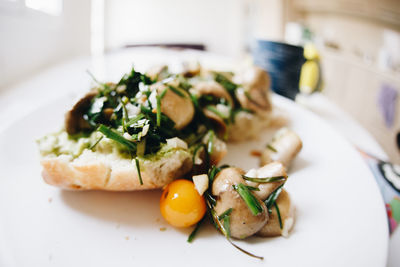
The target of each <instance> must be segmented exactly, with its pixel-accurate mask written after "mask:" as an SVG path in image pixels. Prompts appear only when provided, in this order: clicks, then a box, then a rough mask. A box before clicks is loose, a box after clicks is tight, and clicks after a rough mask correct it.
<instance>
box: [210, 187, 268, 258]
mask: <svg viewBox="0 0 400 267" xmlns="http://www.w3.org/2000/svg"><path fill="white" fill-rule="evenodd" d="M207 195H208V194H207ZM206 204H207V207H208V211H209V214H210V216H211V219H212V222H213V223H214V225H215V227H217V229H219V230H220V231H221V233H222V234H223V235H224V236H225V237H226V239H227V240H228V242H229V243H230V244H231V245H232V246H233V247H234V248H236V249H238V250H239V251H241V252H243V253H245V254H246V255H248V256H250V257H254V258H257V259H260V260H263V259H264V257H262V256H257V255H255V254H253V253H250V252H248V251H246V250H244V249H242V248H241V247H239V246H238V245H236V244H235V243H233V242H232V240H231V238H230V229H229V230H228V229H227V227H228V228H230V219H229V220H227V221H224V223H221V222H220V220H219V219H218V216H217V214H216V212H215V210H214V208H213V205H211V203H210V202H209V200H208V199H207V198H206ZM227 217H228V218H229V215H228V216H225V217H224V218H227Z"/></svg>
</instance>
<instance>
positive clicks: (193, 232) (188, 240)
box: [187, 217, 204, 243]
mask: <svg viewBox="0 0 400 267" xmlns="http://www.w3.org/2000/svg"><path fill="white" fill-rule="evenodd" d="M203 221H204V217H203V219H201V221H199V222H198V223H197V224H196V227H195V228H194V229H193V231H192V232H191V233H190V235H189V237H188V239H187V242H189V243H192V241H193V239H194V238H195V236H196V234H197V232H198V231H199V229H200V226H201V224H202V223H203Z"/></svg>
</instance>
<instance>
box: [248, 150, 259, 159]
mask: <svg viewBox="0 0 400 267" xmlns="http://www.w3.org/2000/svg"><path fill="white" fill-rule="evenodd" d="M250 156H253V157H258V158H259V157H261V151H260V150H252V151H250Z"/></svg>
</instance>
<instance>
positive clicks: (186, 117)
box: [156, 84, 194, 130]
mask: <svg viewBox="0 0 400 267" xmlns="http://www.w3.org/2000/svg"><path fill="white" fill-rule="evenodd" d="M156 86H157V87H156V88H157V93H158V94H161V93H162V92H163V91H164V90H167V91H166V92H165V95H164V96H163V97H162V99H161V112H162V113H164V114H165V115H166V116H168V118H170V119H171V120H172V121H173V122H174V123H175V128H176V129H178V130H180V129H183V128H184V127H185V126H186V125H188V124H189V123H190V122H191V121H192V119H193V116H194V106H193V102H192V100H191V99H190V97H189V94H188V93H187V92H186V91H185V90H182V89H179V88H174V89H175V90H177V92H179V95H178V94H177V93H176V92H173V91H172V90H170V89H168V88H167V85H161V86H160V84H156Z"/></svg>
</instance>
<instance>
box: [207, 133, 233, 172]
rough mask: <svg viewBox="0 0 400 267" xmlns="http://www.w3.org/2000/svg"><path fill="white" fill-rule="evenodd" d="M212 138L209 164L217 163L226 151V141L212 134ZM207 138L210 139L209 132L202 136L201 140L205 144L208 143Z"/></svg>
mask: <svg viewBox="0 0 400 267" xmlns="http://www.w3.org/2000/svg"><path fill="white" fill-rule="evenodd" d="M212 138H213V140H212V148H211V150H212V151H211V156H210V164H211V165H217V164H218V163H219V162H220V161H221V160H222V158H223V157H224V156H225V155H226V153H227V149H226V143H225V142H223V141H222V140H221V139H219V138H218V137H217V136H213V137H212ZM209 140H210V134H207V135H205V136H204V137H203V140H202V142H203V143H204V144H206V145H207V144H208V143H209ZM204 155H205V154H203V156H204Z"/></svg>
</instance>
